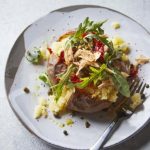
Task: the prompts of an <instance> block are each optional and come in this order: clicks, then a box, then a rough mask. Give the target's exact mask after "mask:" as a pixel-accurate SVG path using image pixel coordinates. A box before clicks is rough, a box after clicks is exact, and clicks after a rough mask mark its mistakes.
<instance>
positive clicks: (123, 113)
mask: <svg viewBox="0 0 150 150" xmlns="http://www.w3.org/2000/svg"><path fill="white" fill-rule="evenodd" d="M146 85H147V84H146V83H144V82H143V81H142V82H141V81H140V80H134V81H133V82H132V83H131V86H130V91H131V96H132V95H133V94H134V93H140V94H141V95H144V90H145V87H146ZM129 102H130V98H124V99H123V100H121V101H120V102H119V104H117V105H116V112H117V116H116V117H115V119H114V120H113V121H112V122H111V123H110V125H109V126H108V127H107V128H106V130H105V131H104V133H103V134H102V136H101V137H100V138H99V139H98V141H97V142H96V143H95V144H94V145H93V146H92V147H91V148H90V150H99V149H102V148H103V145H104V144H105V143H106V142H107V140H108V139H109V138H110V137H111V135H112V134H113V132H114V131H115V129H116V128H117V127H118V124H119V122H120V121H121V120H122V119H123V118H129V117H131V116H132V114H133V113H134V111H131V110H130V109H128V108H126V107H124V106H125V105H126V103H129ZM143 102H144V100H143V101H142V103H141V104H140V105H139V106H141V105H142V104H143ZM139 106H138V107H139Z"/></svg>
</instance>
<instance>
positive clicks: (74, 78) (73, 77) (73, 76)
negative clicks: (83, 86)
mask: <svg viewBox="0 0 150 150" xmlns="http://www.w3.org/2000/svg"><path fill="white" fill-rule="evenodd" d="M70 80H71V82H72V83H78V82H82V80H80V78H79V77H78V76H77V75H75V74H74V75H72V76H71V77H70Z"/></svg>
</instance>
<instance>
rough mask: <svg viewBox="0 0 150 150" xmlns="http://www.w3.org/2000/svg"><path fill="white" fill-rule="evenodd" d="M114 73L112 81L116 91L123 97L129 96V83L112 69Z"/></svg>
mask: <svg viewBox="0 0 150 150" xmlns="http://www.w3.org/2000/svg"><path fill="white" fill-rule="evenodd" d="M114 72H115V73H114V74H113V76H112V80H113V82H114V85H115V86H116V87H117V89H118V91H119V92H120V93H121V94H122V95H123V96H125V97H130V88H129V83H128V81H127V80H126V78H124V77H123V76H122V74H121V73H120V72H119V71H117V70H114Z"/></svg>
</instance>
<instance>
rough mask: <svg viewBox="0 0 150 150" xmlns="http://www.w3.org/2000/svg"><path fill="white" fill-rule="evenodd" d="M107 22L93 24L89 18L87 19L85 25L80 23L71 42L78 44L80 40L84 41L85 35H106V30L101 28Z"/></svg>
mask: <svg viewBox="0 0 150 150" xmlns="http://www.w3.org/2000/svg"><path fill="white" fill-rule="evenodd" d="M106 21H107V20H104V21H101V22H93V21H91V20H90V19H89V17H86V19H85V20H84V21H83V23H80V25H79V26H78V28H77V30H76V32H75V34H74V35H73V36H71V38H70V42H71V43H76V42H78V41H79V42H80V40H82V39H83V34H84V33H89V32H93V33H95V34H96V33H97V34H98V35H102V34H104V30H103V29H102V28H101V26H102V25H103V24H104V23H105V22H106Z"/></svg>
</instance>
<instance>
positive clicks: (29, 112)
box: [5, 6, 150, 149]
mask: <svg viewBox="0 0 150 150" xmlns="http://www.w3.org/2000/svg"><path fill="white" fill-rule="evenodd" d="M31 15H32V14H31ZM87 16H88V17H90V18H91V19H92V20H95V21H99V20H104V19H109V20H108V21H107V23H106V24H105V25H104V29H105V32H106V33H107V34H108V35H109V36H114V35H120V36H121V37H123V38H124V39H125V40H126V41H127V42H129V43H130V47H131V49H132V51H131V59H133V58H135V56H137V55H139V54H143V55H146V56H150V54H149V47H150V35H149V33H148V32H147V31H146V30H145V29H144V28H143V27H142V26H141V25H139V24H138V23H137V22H136V21H134V20H132V19H131V18H129V17H127V16H125V15H123V14H121V13H119V12H116V11H114V10H111V9H107V8H103V7H99V6H72V7H67V8H63V9H59V10H56V11H54V12H51V13H49V14H48V15H46V16H44V17H43V18H41V19H39V20H38V21H36V22H34V23H33V24H32V25H30V26H29V27H28V28H27V29H25V30H24V32H23V33H22V34H21V35H20V36H19V38H18V39H17V41H16V43H15V44H14V46H13V48H12V51H11V53H10V55H9V59H8V62H7V66H6V74H5V84H6V93H7V95H8V100H9V103H10V106H11V107H12V109H13V110H14V112H15V114H16V115H17V116H18V117H19V119H20V120H21V122H22V123H23V124H24V125H25V126H26V127H27V128H28V129H29V130H30V131H32V133H34V134H35V135H37V136H38V137H39V138H41V139H43V140H44V141H46V142H48V143H50V144H52V145H54V146H60V147H63V148H70V149H88V148H89V147H91V146H92V145H93V144H94V143H95V142H96V141H97V139H98V138H99V137H100V136H101V134H102V133H103V132H104V130H105V128H106V127H107V126H108V124H109V122H108V121H106V120H104V119H103V118H101V117H100V114H96V115H95V116H94V115H89V116H85V118H86V119H87V120H88V121H89V122H90V123H91V127H90V128H88V129H87V128H85V125H84V122H85V121H84V120H81V119H80V118H79V117H80V116H75V117H73V120H74V121H75V123H74V125H73V126H72V127H65V128H60V127H58V126H59V124H60V123H59V122H64V120H65V118H68V116H69V118H70V115H66V116H64V117H63V118H62V119H60V120H57V119H56V120H55V118H54V117H53V116H52V114H50V116H51V119H40V120H39V121H36V120H35V119H33V111H34V107H35V106H36V105H37V97H38V95H37V94H35V92H36V90H35V86H36V85H38V84H39V85H40V84H41V82H40V81H38V80H37V81H36V78H37V77H38V75H39V73H40V72H42V71H44V69H43V67H42V66H33V65H31V64H30V63H29V62H27V61H26V60H25V58H24V53H25V50H28V49H30V48H32V47H34V46H40V45H41V44H42V42H43V41H48V42H52V41H54V40H55V39H57V37H59V36H60V35H61V34H63V33H64V32H66V31H67V30H68V29H73V28H75V27H77V26H78V24H79V23H80V22H82V21H83V20H84V18H85V17H87ZM113 21H118V22H120V24H121V28H120V29H118V30H114V29H112V28H111V23H112V22H113ZM54 36H55V37H54ZM149 69H150V65H149V64H146V65H144V67H143V68H142V70H141V71H140V73H139V74H140V77H143V78H144V80H145V82H146V83H150V72H149V71H148V70H149ZM25 86H27V87H29V88H30V90H31V93H30V94H25V93H24V92H23V88H24V87H25ZM45 89H46V88H45ZM38 93H39V94H42V95H47V94H46V92H45V90H43V89H42V88H41V89H40V90H39V91H38ZM147 93H149V91H148V90H147ZM149 106H150V99H149V98H148V99H147V101H146V102H145V103H144V107H143V108H142V110H140V111H138V112H137V113H135V114H134V115H133V116H132V117H131V118H130V119H128V120H124V121H123V122H122V124H121V126H120V127H119V128H118V130H117V131H116V132H115V133H114V135H113V136H112V138H111V139H110V140H109V141H108V142H107V144H106V145H105V147H109V146H113V145H115V144H117V143H120V142H121V141H123V140H125V139H127V138H128V137H131V136H132V135H133V134H134V133H136V132H137V131H138V130H139V129H141V128H142V127H143V126H144V124H146V122H148V120H149V117H150V107H149ZM65 129H66V130H67V131H68V132H69V136H64V134H63V130H65Z"/></svg>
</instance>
